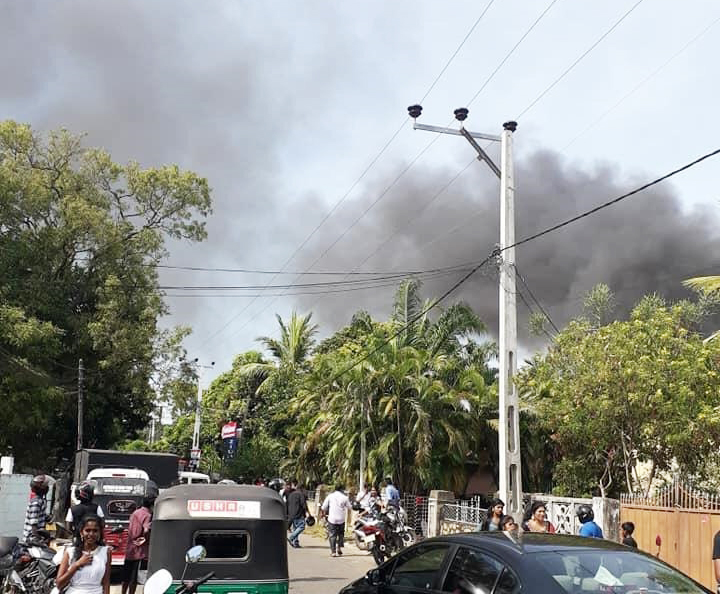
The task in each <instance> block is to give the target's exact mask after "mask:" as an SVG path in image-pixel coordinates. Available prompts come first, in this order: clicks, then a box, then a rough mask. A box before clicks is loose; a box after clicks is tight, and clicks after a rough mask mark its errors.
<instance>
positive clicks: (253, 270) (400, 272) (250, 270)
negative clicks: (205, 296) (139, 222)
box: [145, 264, 425, 276]
mask: <svg viewBox="0 0 720 594" xmlns="http://www.w3.org/2000/svg"><path fill="white" fill-rule="evenodd" d="M145 266H149V267H151V268H163V269H170V270H190V271H194V272H225V273H238V274H274V275H277V276H280V275H291V274H295V275H299V274H303V275H306V276H307V275H314V276H350V275H357V276H381V275H393V274H396V275H402V276H409V275H413V274H422V273H423V272H425V271H424V270H374V271H366V272H354V271H352V270H314V271H308V272H301V271H299V270H263V269H258V268H213V267H205V266H176V265H170V264H145Z"/></svg>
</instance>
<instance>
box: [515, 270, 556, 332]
mask: <svg viewBox="0 0 720 594" xmlns="http://www.w3.org/2000/svg"><path fill="white" fill-rule="evenodd" d="M513 268H515V275H516V276H517V277H518V278H519V279H520V282H521V283H522V285H523V286H524V287H525V290H526V291H527V293H528V295H530V299H532V300H533V302H534V303H535V305H537V307H538V309H539V310H540V311H541V312H542V314H543V315H544V316H545V319H546V320H547V321H548V322H549V323H550V325H551V326H552V327H553V330H555V332H556V333H557V334H560V329H559V328H558V327H557V326H556V325H555V322H553V320H552V318H551V317H550V314H549V313H548V312H547V311H546V310H545V308H544V307H543V306H542V303H540V301H538V299H537V297H535V294H534V293H533V292H532V289H531V288H530V286H529V285H528V284H527V281H526V280H525V277H524V276H523V275H522V274H520V270H519V269H518V267H517V264H513Z"/></svg>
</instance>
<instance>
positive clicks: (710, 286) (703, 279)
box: [683, 276, 720, 295]
mask: <svg viewBox="0 0 720 594" xmlns="http://www.w3.org/2000/svg"><path fill="white" fill-rule="evenodd" d="M683 285H685V286H686V287H689V288H691V289H695V290H696V291H700V292H701V293H705V294H706V295H710V294H711V293H715V292H720V276H696V277H695V278H689V279H687V280H686V281H684V282H683Z"/></svg>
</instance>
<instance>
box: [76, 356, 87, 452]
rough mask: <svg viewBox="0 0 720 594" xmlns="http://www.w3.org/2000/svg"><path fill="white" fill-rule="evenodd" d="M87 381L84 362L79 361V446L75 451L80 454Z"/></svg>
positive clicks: (77, 445)
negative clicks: (84, 386) (84, 389)
mask: <svg viewBox="0 0 720 594" xmlns="http://www.w3.org/2000/svg"><path fill="white" fill-rule="evenodd" d="M84 380H85V366H84V365H83V360H82V359H80V360H79V361H78V400H77V444H76V446H75V449H76V450H77V451H78V452H79V451H80V450H82V447H83V438H84V436H83V426H84V418H83V417H84V416H85V399H84V395H83V381H84Z"/></svg>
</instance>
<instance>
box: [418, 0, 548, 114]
mask: <svg viewBox="0 0 720 594" xmlns="http://www.w3.org/2000/svg"><path fill="white" fill-rule="evenodd" d="M557 2H558V0H552V2H550V4H548V5H547V6H546V7H545V10H543V11H542V12H541V13H540V15H539V16H538V17H537V18H536V19H535V22H533V24H532V25H530V27H529V28H528V29H527V31H525V33H524V34H523V35H522V37H520V39H518V41H517V42H516V43H515V45H514V46H512V48H511V49H510V51H509V52H508V53H507V54H505V57H504V58H503V59H502V60H501V61H500V63H499V64H498V65H497V66H496V67H495V70H493V71H492V72H491V73H490V76H488V77H487V78H486V79H485V82H483V84H482V85H481V86H480V88H479V89H478V91H477V93H475V94H474V95H473V96H472V99H470V101H468V102H467V103H466V106H467V107H470V105H472V103H473V102H474V101H475V99H477V98H478V96H479V95H480V93H482V92H483V90H485V87H487V86H488V85H489V84H490V81H491V80H492V79H493V78H495V75H496V74H497V73H498V72H499V71H500V69H501V68H502V67H503V66H504V65H505V62H507V61H508V60H509V59H510V56H512V55H513V54H514V53H515V50H516V49H517V48H518V47H520V45H521V44H522V42H523V41H525V38H526V37H527V36H528V35H530V33H532V31H533V29H534V28H535V27H536V26H537V24H538V23H539V22H540V21H541V20H543V18H544V17H545V15H546V14H547V13H548V12H549V11H550V9H551V8H552V7H553V6H554V5H555V4H556V3H557ZM421 103H422V101H421Z"/></svg>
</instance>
